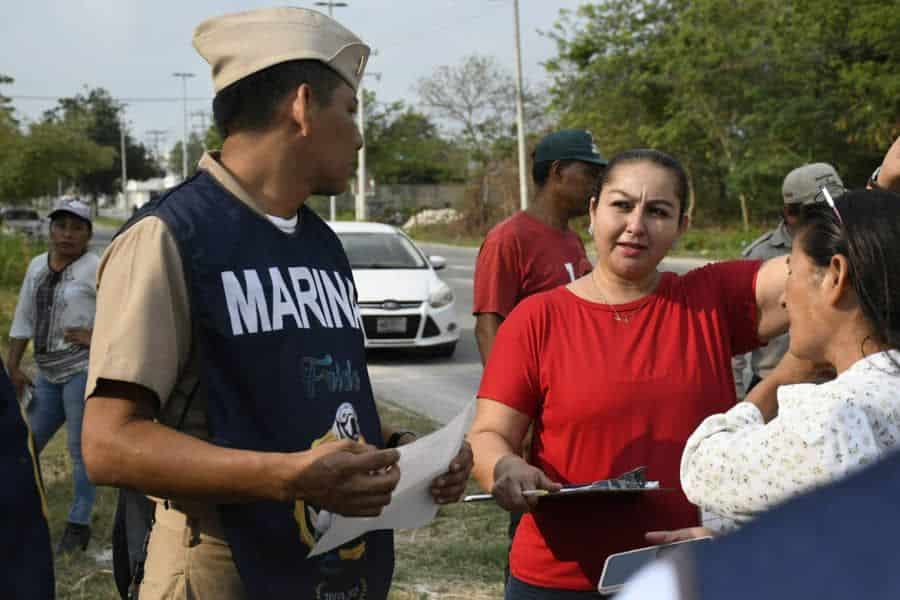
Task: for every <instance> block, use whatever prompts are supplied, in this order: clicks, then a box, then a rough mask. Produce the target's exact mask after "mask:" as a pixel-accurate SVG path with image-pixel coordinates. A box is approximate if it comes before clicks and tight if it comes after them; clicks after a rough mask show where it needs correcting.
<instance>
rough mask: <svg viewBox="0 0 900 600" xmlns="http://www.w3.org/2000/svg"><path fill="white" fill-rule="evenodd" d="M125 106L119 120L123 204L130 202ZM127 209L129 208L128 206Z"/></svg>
mask: <svg viewBox="0 0 900 600" xmlns="http://www.w3.org/2000/svg"><path fill="white" fill-rule="evenodd" d="M125 106H127V105H125V104H123V105H122V106H121V109H120V110H121V114H120V118H119V156H120V158H121V160H122V204H123V205H125V203H127V202H128V154H127V153H126V152H125ZM126 209H127V206H126Z"/></svg>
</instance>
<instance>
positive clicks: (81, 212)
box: [50, 198, 92, 223]
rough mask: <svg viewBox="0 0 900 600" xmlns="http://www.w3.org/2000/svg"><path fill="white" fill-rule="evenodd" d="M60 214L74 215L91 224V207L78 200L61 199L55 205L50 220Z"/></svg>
mask: <svg viewBox="0 0 900 600" xmlns="http://www.w3.org/2000/svg"><path fill="white" fill-rule="evenodd" d="M60 214H69V215H75V216H76V217H78V218H80V219H82V220H84V221H87V222H88V223H91V222H92V220H91V207H90V206H88V205H87V204H85V203H84V202H82V201H81V200H79V199H78V198H62V199H60V201H59V202H58V203H57V204H56V207H55V208H54V209H53V212H51V213H50V218H51V219H53V218H54V217H56V216H59V215H60Z"/></svg>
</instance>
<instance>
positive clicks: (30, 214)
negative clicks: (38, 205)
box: [3, 208, 40, 221]
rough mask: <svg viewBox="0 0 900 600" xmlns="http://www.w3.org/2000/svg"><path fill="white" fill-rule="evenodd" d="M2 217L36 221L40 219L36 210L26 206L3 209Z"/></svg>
mask: <svg viewBox="0 0 900 600" xmlns="http://www.w3.org/2000/svg"><path fill="white" fill-rule="evenodd" d="M3 218H4V219H6V220H8V221H37V220H39V219H40V217H39V216H38V214H37V212H35V211H33V210H28V209H27V208H11V209H8V210H5V211H3Z"/></svg>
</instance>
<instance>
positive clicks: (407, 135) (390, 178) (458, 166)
mask: <svg viewBox="0 0 900 600" xmlns="http://www.w3.org/2000/svg"><path fill="white" fill-rule="evenodd" d="M365 94H366V101H365V111H366V115H365V119H366V131H365V138H366V168H367V170H368V171H369V172H370V173H371V174H373V176H374V178H375V179H376V180H377V181H378V182H379V183H411V184H412V183H414V184H430V183H445V182H448V181H460V180H462V178H463V176H464V174H465V154H464V153H463V152H461V151H460V149H459V148H458V147H457V146H456V145H455V144H453V143H452V142H450V141H449V140H446V139H444V138H443V137H442V136H441V134H440V132H439V131H438V128H437V126H436V125H435V124H434V122H432V120H431V119H430V118H429V117H428V116H427V115H424V114H422V113H419V112H417V111H415V110H414V109H412V108H411V107H409V106H406V105H405V104H404V103H403V102H393V103H390V104H381V103H379V102H378V101H377V99H376V97H375V94H374V92H368V91H367V92H365Z"/></svg>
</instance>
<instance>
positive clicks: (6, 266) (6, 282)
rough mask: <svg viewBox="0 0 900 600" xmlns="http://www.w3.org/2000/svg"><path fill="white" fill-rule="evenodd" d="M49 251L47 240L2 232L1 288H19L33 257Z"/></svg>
mask: <svg viewBox="0 0 900 600" xmlns="http://www.w3.org/2000/svg"><path fill="white" fill-rule="evenodd" d="M46 251H47V242H46V241H44V240H32V239H30V238H26V237H24V236H21V235H14V234H7V233H0V288H15V289H16V290H18V289H19V286H21V285H22V280H23V279H24V278H25V271H26V270H27V269H28V263H29V262H31V259H32V258H34V257H35V256H37V255H38V254H40V253H41V252H46Z"/></svg>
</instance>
